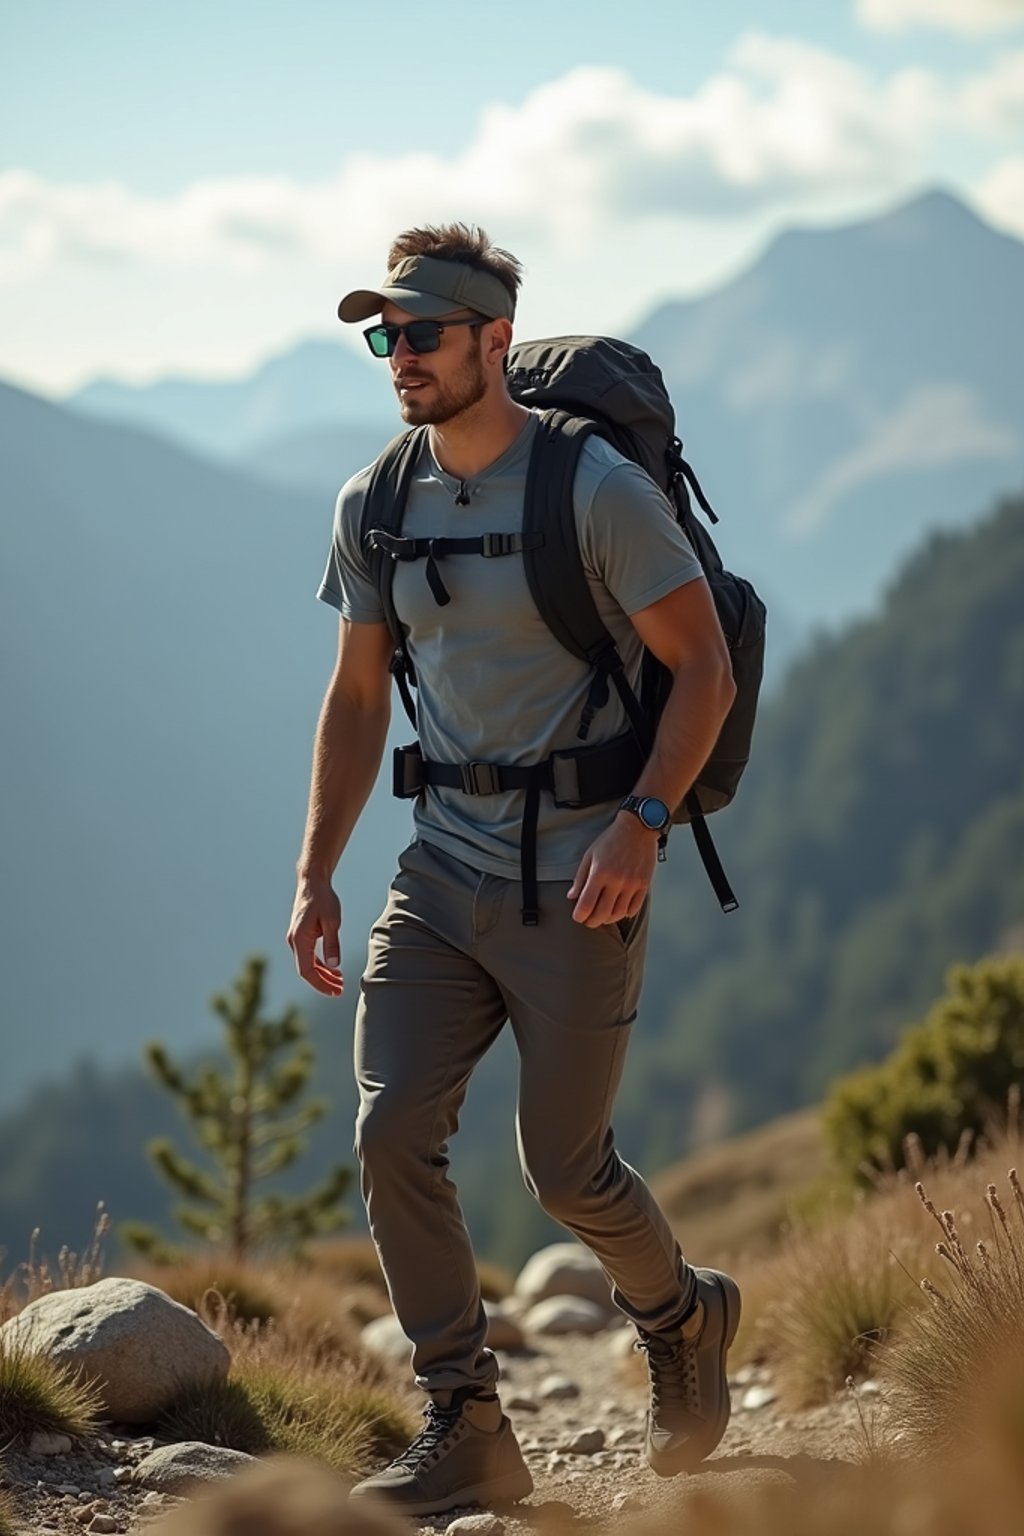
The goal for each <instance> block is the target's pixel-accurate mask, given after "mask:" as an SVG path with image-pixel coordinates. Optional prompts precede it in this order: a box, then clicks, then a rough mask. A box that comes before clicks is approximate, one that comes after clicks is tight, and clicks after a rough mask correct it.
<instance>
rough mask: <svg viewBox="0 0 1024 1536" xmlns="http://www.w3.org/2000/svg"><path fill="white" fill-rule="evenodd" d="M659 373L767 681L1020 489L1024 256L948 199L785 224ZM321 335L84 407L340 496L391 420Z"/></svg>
mask: <svg viewBox="0 0 1024 1536" xmlns="http://www.w3.org/2000/svg"><path fill="white" fill-rule="evenodd" d="M630 339H631V340H633V341H635V342H637V343H638V344H639V345H640V346H642V347H643V348H645V349H646V350H647V351H648V352H649V353H650V354H651V356H652V357H653V358H655V359H656V361H657V362H658V363H659V364H660V366H661V367H662V369H663V372H664V374H665V378H666V381H667V383H668V385H669V388H670V391H671V394H672V398H673V401H674V403H675V407H676V413H677V418H678V423H679V430H680V433H681V435H682V436H683V438H684V440H685V443H686V447H687V451H688V453H689V455H690V457H691V458H692V462H693V464H694V467H695V468H696V470H697V472H698V475H699V476H700V479H701V481H702V483H703V485H704V488H705V490H706V491H707V492H708V495H709V497H710V499H711V502H712V504H713V505H714V506H715V508H716V510H717V511H718V512H719V513H720V514H721V517H722V522H721V526H720V528H719V529H718V530H716V539H717V540H718V542H719V543H720V545H721V548H722V551H723V554H724V555H725V557H726V560H727V563H729V564H731V565H732V566H734V567H735V568H737V569H740V570H742V571H744V572H745V573H746V574H749V575H750V576H751V577H752V579H753V580H754V581H755V582H756V583H757V584H758V586H759V587H761V588H763V590H764V594H765V596H766V598H767V600H768V602H769V607H770V610H771V612H772V615H773V623H772V630H771V641H772V644H771V649H770V652H769V660H770V665H771V667H772V669H773V677H775V678H777V677H778V676H779V675H781V671H782V669H783V663H787V662H788V660H789V659H790V657H791V656H792V655H793V654H794V653H795V651H796V650H798V649H799V647H800V646H801V645H802V644H804V643H806V641H807V639H808V637H809V635H810V634H811V633H812V632H813V630H814V629H815V628H819V627H822V626H826V627H828V626H834V625H835V623H836V622H837V621H841V620H843V619H845V618H848V617H852V616H855V615H858V614H863V613H865V612H868V611H870V610H871V609H872V608H873V607H874V606H876V605H877V603H878V602H879V600H880V598H881V595H882V592H883V589H884V587H885V584H886V582H887V581H888V579H889V578H890V576H891V574H892V573H893V571H894V570H895V568H896V566H897V565H898V564H899V562H900V561H901V560H903V559H904V558H905V557H906V556H907V555H909V553H910V552H911V551H912V550H913V549H914V548H915V547H916V545H917V544H918V542H919V541H920V539H921V537H922V536H923V535H924V534H925V533H927V532H928V531H929V530H931V529H934V528H942V527H951V526H956V525H957V524H959V523H960V522H961V521H962V520H963V518H964V517H970V516H973V515H976V512H977V510H978V509H980V508H981V507H983V506H985V505H986V504H987V503H988V502H989V501H991V499H992V498H993V497H994V496H996V495H998V494H1000V493H1002V492H1004V491H1007V490H1012V489H1013V488H1014V487H1015V486H1017V485H1018V484H1020V482H1021V480H1022V478H1024V425H1022V424H1024V369H1022V368H1021V366H1020V359H1021V357H1022V355H1024V245H1022V244H1021V242H1020V241H1018V240H1015V239H1013V238H1011V237H1010V236H1008V235H1003V234H999V233H997V232H996V231H995V230H993V229H992V228H990V227H989V226H988V225H986V224H984V223H983V222H982V221H981V220H980V219H979V218H977V217H976V216H975V215H974V214H973V213H972V212H970V211H969V210H968V209H967V208H966V207H965V206H964V205H963V204H962V203H960V202H958V201H957V200H956V199H955V198H953V197H951V196H949V195H948V194H946V193H944V192H929V193H927V194H925V195H923V196H920V197H918V198H916V199H914V200H913V201H912V202H909V203H907V204H905V205H903V206H901V207H899V208H897V209H895V210H894V211H892V212H890V213H887V214H885V215H883V216H881V217H878V218H873V219H870V220H867V221H864V222H861V223H857V224H853V225H850V226H846V227H843V228H831V229H805V230H792V231H789V232H788V233H785V234H783V235H781V236H779V238H778V239H777V240H775V241H774V243H773V244H772V245H771V246H770V247H769V248H768V250H767V251H766V252H765V253H764V255H763V256H762V257H761V258H760V259H759V260H758V261H757V262H755V264H754V265H753V266H752V267H751V268H750V270H749V271H747V272H746V273H744V274H743V275H741V276H740V277H738V278H736V279H735V280H734V281H732V282H730V283H727V284H725V285H724V286H723V287H722V288H720V289H718V290H717V291H715V292H713V293H710V294H708V295H706V296H704V297H702V298H699V299H694V300H690V301H687V302H685V303H677V302H672V303H667V304H665V305H663V306H661V307H660V308H659V309H657V310H656V311H655V312H654V313H653V314H652V315H651V316H650V317H649V319H648V320H647V321H646V322H645V323H644V324H643V325H641V326H640V328H639V330H638V331H637V332H636V333H635V334H634V335H633V336H632V337H631V338H630ZM371 368H372V363H371V361H370V359H369V358H367V359H366V360H365V362H364V361H363V360H362V359H359V358H357V357H355V356H354V355H353V354H351V353H349V352H348V351H347V350H346V349H345V348H344V347H343V346H342V345H341V344H340V343H339V344H337V345H335V344H333V343H330V342H315V343H314V342H310V343H305V344H303V345H302V346H300V347H298V348H296V349H295V350H294V351H293V352H292V353H289V354H287V355H285V356H284V357H281V358H277V359H275V360H274V361H273V362H272V363H270V364H268V365H267V366H266V367H265V368H264V369H262V370H261V371H260V372H259V373H258V374H257V375H255V376H254V378H253V379H252V381H251V382H250V383H248V384H246V383H245V382H244V381H240V382H238V383H237V384H234V385H209V384H199V383H194V384H189V383H188V382H187V381H179V382H177V383H170V382H169V383H167V384H164V385H155V386H152V387H151V388H150V389H148V390H140V391H136V390H131V389H126V388H124V387H123V386H118V387H116V388H115V387H114V386H111V385H109V384H107V385H103V386H102V387H101V386H89V387H88V388H87V389H86V390H85V391H83V392H81V393H79V394H78V395H76V396H74V397H73V403H74V404H75V405H76V406H77V407H80V408H88V409H89V410H91V411H96V410H102V411H103V412H104V413H105V414H110V415H117V414H120V415H122V416H126V417H130V418H131V419H138V413H143V414H144V419H145V420H146V421H147V422H149V423H150V424H151V425H159V427H160V429H161V430H162V431H165V432H167V433H168V434H170V435H172V436H175V435H178V436H182V437H184V438H185V439H186V440H188V441H192V442H194V443H197V444H200V445H201V446H203V447H205V448H208V449H211V450H214V451H217V452H219V453H220V454H222V455H224V456H227V457H233V458H237V459H238V460H239V462H241V463H242V464H243V465H244V466H245V467H247V468H250V469H255V470H257V471H258V472H259V473H261V474H265V475H267V476H268V477H269V478H271V479H273V480H275V482H279V483H281V484H291V485H295V486H298V487H300V488H302V489H304V490H318V491H319V492H320V494H321V495H322V496H323V497H325V498H326V497H333V496H334V494H335V492H336V491H337V488H338V485H339V484H340V483H341V481H342V480H344V479H345V477H346V475H347V474H349V473H351V472H352V471H353V470H355V469H356V468H358V467H360V466H361V465H362V464H363V463H365V462H367V461H368V459H369V458H370V457H371V456H372V455H373V454H374V453H375V452H377V451H378V450H379V448H380V447H381V446H382V445H383V443H384V442H385V441H386V439H387V436H388V435H389V434H390V433H391V432H392V431H393V430H394V428H395V426H396V425H397V421H396V417H395V413H394V411H393V408H392V405H391V401H390V395H389V391H388V389H387V387H386V383H385V381H384V380H383V379H381V378H380V376H379V374H378V375H377V376H376V378H377V382H376V384H371V382H370V381H371V379H373V378H374V377H375V376H374V375H373V374H372V372H371V371H370V370H371Z"/></svg>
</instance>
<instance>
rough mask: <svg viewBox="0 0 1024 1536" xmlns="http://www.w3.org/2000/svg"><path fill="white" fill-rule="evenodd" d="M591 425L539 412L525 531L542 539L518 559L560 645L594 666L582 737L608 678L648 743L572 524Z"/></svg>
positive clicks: (643, 720)
mask: <svg viewBox="0 0 1024 1536" xmlns="http://www.w3.org/2000/svg"><path fill="white" fill-rule="evenodd" d="M597 430H598V428H597V426H596V424H595V423H594V422H592V421H588V420H586V419H585V418H582V417H578V416H570V415H568V414H567V413H566V412H565V411H559V410H551V411H544V412H542V413H541V419H540V422H539V424H538V428H537V437H536V440H535V442H534V445H533V451H532V454H531V456H530V465H529V469H528V470H527V476H526V504H525V507H524V510H523V533H524V534H537V533H541V534H543V545H542V546H541V547H539V548H537V547H532V548H527V549H525V550H524V552H523V562H524V564H525V567H526V579H527V582H528V583H529V587H530V592H531V595H532V597H533V600H534V602H535V603H536V604H537V608H538V610H539V612H540V615H541V618H542V619H543V620H544V622H545V623H546V624H547V626H548V628H549V629H550V631H551V633H552V634H553V635H554V637H555V639H556V640H557V641H558V642H559V644H560V645H562V646H564V647H565V649H566V650H567V651H569V652H570V653H571V654H572V655H573V656H577V657H579V659H580V660H581V661H585V662H587V663H588V664H589V665H590V666H591V667H593V669H594V682H593V685H592V687H591V690H590V694H589V696H588V698H587V702H586V705H585V707H584V711H583V717H582V719H581V721H580V729H579V733H578V734H579V737H580V739H581V740H586V737H587V734H588V732H589V730H590V724H591V721H592V720H593V718H594V715H595V714H596V713H597V711H598V710H599V709H601V708H603V706H604V705H605V704H606V703H607V701H608V680H609V678H611V680H612V681H613V682H614V684H615V687H616V690H617V691H618V693H619V695H620V696H621V698H622V702H623V704H624V705H625V708H626V712H627V714H628V716H629V721H630V724H631V726H632V727H633V730H634V732H635V733H636V735H637V737H638V738H639V739H640V741H641V743H642V744H643V745H644V747H645V750H646V748H647V747H649V745H650V728H649V725H648V722H647V720H646V718H645V716H644V713H643V710H642V708H641V706H640V703H639V700H638V699H637V697H636V695H635V694H634V693H633V690H632V689H631V688H630V686H629V684H628V682H627V680H626V675H625V672H624V670H623V666H622V658H621V657H620V655H619V652H618V648H617V647H616V645H615V641H614V640H613V638H612V636H611V635H610V634H609V632H608V630H607V628H606V627H605V625H604V623H603V622H602V619H601V616H600V614H599V613H598V611H597V606H596V604H595V603H594V599H593V597H592V595H591V592H590V587H589V585H588V584H587V577H586V572H585V571H584V569H583V556H582V555H581V553H580V543H579V534H578V532H577V529H576V510H575V504H574V499H573V484H574V481H575V477H576V469H577V466H578V464H579V459H580V452H581V450H582V448H583V444H584V443H585V442H586V440H587V438H588V437H590V436H592V435H593V434H594V433H596V432H597Z"/></svg>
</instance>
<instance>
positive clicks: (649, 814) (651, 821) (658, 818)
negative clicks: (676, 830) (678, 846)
mask: <svg viewBox="0 0 1024 1536" xmlns="http://www.w3.org/2000/svg"><path fill="white" fill-rule="evenodd" d="M638 814H639V817H640V820H641V821H642V822H643V824H644V826H645V827H650V829H651V831H652V832H661V831H662V830H663V828H664V827H666V826H668V823H669V821H670V820H671V814H672V813H671V812H670V811H669V808H668V806H667V805H666V804H665V802H664V800H656V799H655V798H654V796H653V795H648V796H647V799H646V800H644V801H642V802H641V804H640V808H639V811H638Z"/></svg>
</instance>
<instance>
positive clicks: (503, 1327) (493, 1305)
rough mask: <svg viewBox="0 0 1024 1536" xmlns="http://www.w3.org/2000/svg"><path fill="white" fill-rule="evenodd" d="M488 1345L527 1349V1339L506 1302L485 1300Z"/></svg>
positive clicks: (490, 1346) (496, 1347)
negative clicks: (506, 1307) (507, 1309)
mask: <svg viewBox="0 0 1024 1536" xmlns="http://www.w3.org/2000/svg"><path fill="white" fill-rule="evenodd" d="M484 1312H485V1313H486V1314H487V1345H488V1348H489V1349H525V1347H526V1339H525V1337H524V1335H523V1330H522V1328H520V1326H519V1324H518V1322H517V1321H516V1319H515V1318H514V1317H512V1316H510V1315H509V1313H508V1312H507V1311H506V1309H505V1304H504V1302H501V1301H485V1302H484Z"/></svg>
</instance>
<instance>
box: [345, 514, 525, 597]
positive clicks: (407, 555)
mask: <svg viewBox="0 0 1024 1536" xmlns="http://www.w3.org/2000/svg"><path fill="white" fill-rule="evenodd" d="M366 537H367V542H368V543H369V544H370V546H371V548H373V549H378V550H380V551H381V553H382V554H385V555H390V557H391V559H392V560H426V562H427V582H428V584H429V586H430V590H431V592H432V593H433V594H434V598H435V601H436V602H437V603H438V605H439V606H440V607H442V608H443V607H445V605H446V604H448V603H450V602H451V594H450V593H449V591H448V589H447V587H446V586H445V584H444V582H443V580H442V578H441V572H440V571H439V570H438V561H439V560H443V559H444V557H445V556H446V555H481V556H482V557H483V558H484V559H485V560H493V559H496V558H497V557H499V556H501V555H521V554H523V553H524V552H525V551H526V550H528V549H540V548H542V547H543V544H544V535H543V533H540V532H534V533H481V534H477V535H476V537H474V538H464V539H448V538H438V539H409V538H405V537H404V536H403V535H402V534H400V533H391V532H389V530H388V529H387V528H371V529H370V531H369V533H368V534H367V535H366Z"/></svg>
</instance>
